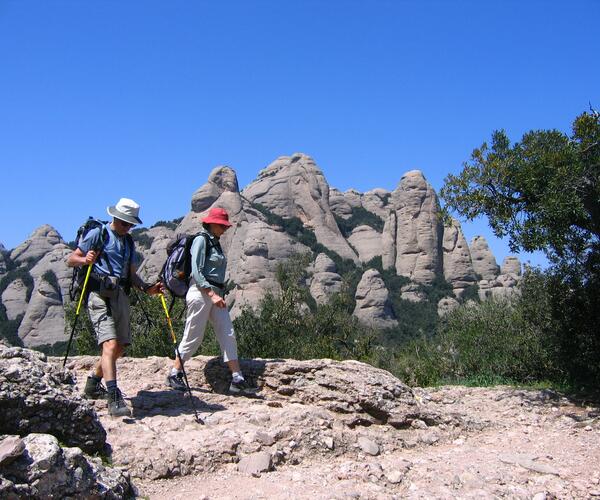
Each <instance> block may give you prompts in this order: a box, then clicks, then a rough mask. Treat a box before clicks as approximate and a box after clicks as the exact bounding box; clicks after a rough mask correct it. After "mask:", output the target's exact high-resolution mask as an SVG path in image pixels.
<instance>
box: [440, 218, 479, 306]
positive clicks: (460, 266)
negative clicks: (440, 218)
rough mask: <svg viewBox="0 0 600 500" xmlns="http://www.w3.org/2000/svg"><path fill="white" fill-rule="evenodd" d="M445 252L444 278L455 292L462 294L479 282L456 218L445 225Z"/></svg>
mask: <svg viewBox="0 0 600 500" xmlns="http://www.w3.org/2000/svg"><path fill="white" fill-rule="evenodd" d="M443 252H444V253H443V255H444V278H445V279H446V281H447V282H448V283H450V284H451V285H452V288H454V290H455V294H456V295H458V296H460V295H461V293H462V292H463V291H464V290H465V289H466V288H467V287H469V286H471V285H474V284H475V283H476V282H477V277H476V275H475V270H474V269H473V264H472V263H471V252H470V251H469V246H468V245H467V240H466V239H465V236H464V234H463V232H462V229H461V227H460V224H459V222H458V221H457V220H456V219H452V220H451V222H450V224H449V225H447V226H444V240H443Z"/></svg>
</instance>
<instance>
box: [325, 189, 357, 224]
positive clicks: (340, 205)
mask: <svg viewBox="0 0 600 500" xmlns="http://www.w3.org/2000/svg"><path fill="white" fill-rule="evenodd" d="M329 207H330V208H331V212H332V213H334V214H335V215H337V216H338V217H341V218H342V219H349V218H350V217H351V216H352V206H351V205H350V203H348V201H347V200H346V198H345V196H344V193H342V192H341V191H340V190H338V189H335V188H329Z"/></svg>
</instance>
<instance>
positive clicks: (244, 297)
mask: <svg viewBox="0 0 600 500" xmlns="http://www.w3.org/2000/svg"><path fill="white" fill-rule="evenodd" d="M230 231H231V229H230ZM306 252H308V248H306V247H305V246H304V245H302V244H300V243H297V242H295V241H294V240H292V239H291V238H290V237H289V236H288V235H287V234H286V233H284V232H283V231H277V230H276V229H275V228H273V227H271V226H269V225H268V224H266V223H265V222H262V221H259V220H256V221H254V222H250V223H245V224H242V225H241V226H240V227H238V228H237V229H236V235H235V238H232V239H231V245H230V248H229V251H226V256H227V259H228V262H229V264H228V267H227V270H228V277H229V278H230V279H231V280H232V281H233V282H234V283H235V284H236V285H237V287H236V288H235V290H234V291H233V292H232V293H231V294H230V295H229V296H228V301H230V302H234V304H233V307H232V309H231V314H232V316H233V317H235V316H236V315H237V314H239V312H240V311H241V310H242V308H243V307H251V308H255V307H256V306H258V305H259V304H260V301H261V300H262V299H263V297H264V295H265V293H267V292H269V291H271V292H277V291H278V290H279V285H278V283H277V280H276V279H275V271H276V267H277V263H278V262H281V261H282V260H285V259H287V258H289V257H291V255H292V254H294V253H306Z"/></svg>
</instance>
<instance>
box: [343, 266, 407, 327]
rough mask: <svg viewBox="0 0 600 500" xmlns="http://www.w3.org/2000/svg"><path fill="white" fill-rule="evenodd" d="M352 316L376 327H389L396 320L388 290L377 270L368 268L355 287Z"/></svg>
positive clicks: (393, 324) (394, 323)
mask: <svg viewBox="0 0 600 500" xmlns="http://www.w3.org/2000/svg"><path fill="white" fill-rule="evenodd" d="M353 314H354V316H356V317H357V318H358V319H359V320H360V321H362V322H363V323H365V324H369V325H372V326H374V327H376V328H391V327H393V326H396V325H397V324H398V322H397V321H396V319H395V317H394V313H393V310H392V306H391V303H390V301H389V292H388V290H387V288H386V287H385V283H384V282H383V279H381V275H380V274H379V271H377V270H375V269H368V270H367V271H365V273H364V274H363V276H362V278H361V280H360V282H359V284H358V286H357V287H356V308H355V309H354V313H353Z"/></svg>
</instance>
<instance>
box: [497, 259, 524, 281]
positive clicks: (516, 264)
mask: <svg viewBox="0 0 600 500" xmlns="http://www.w3.org/2000/svg"><path fill="white" fill-rule="evenodd" d="M500 273H501V274H512V275H514V276H521V275H522V272H521V261H520V260H519V258H518V257H516V256H514V255H508V256H506V257H504V260H503V261H502V266H501V268H500Z"/></svg>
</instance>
